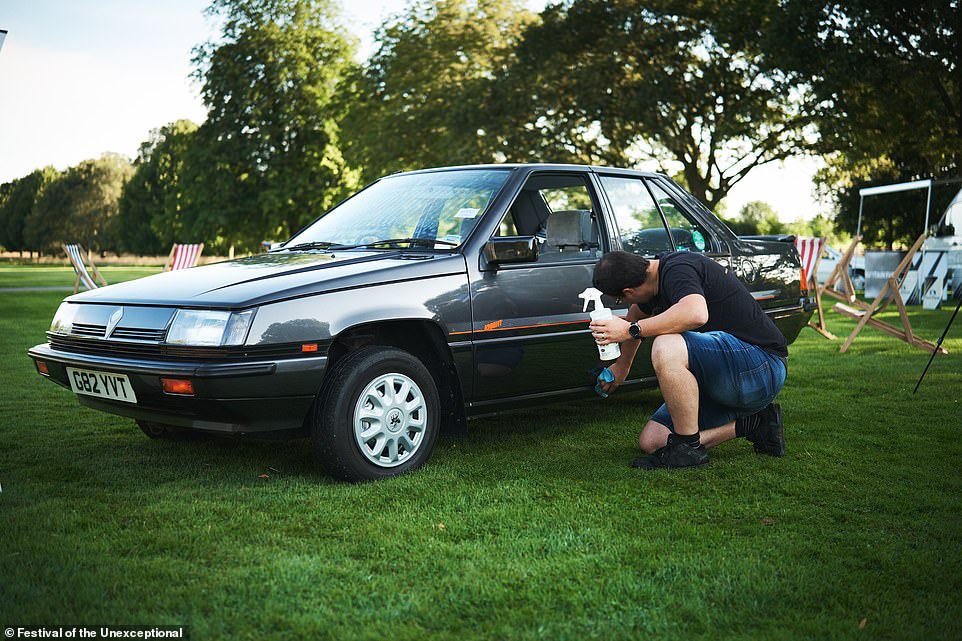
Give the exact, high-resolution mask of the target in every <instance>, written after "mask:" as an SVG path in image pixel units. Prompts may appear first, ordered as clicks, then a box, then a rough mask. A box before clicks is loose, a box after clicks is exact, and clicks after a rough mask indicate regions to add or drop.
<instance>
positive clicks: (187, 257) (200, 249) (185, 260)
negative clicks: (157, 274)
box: [164, 243, 204, 272]
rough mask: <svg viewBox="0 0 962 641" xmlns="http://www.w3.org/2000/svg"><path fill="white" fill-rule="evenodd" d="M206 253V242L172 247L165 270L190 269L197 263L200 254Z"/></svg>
mask: <svg viewBox="0 0 962 641" xmlns="http://www.w3.org/2000/svg"><path fill="white" fill-rule="evenodd" d="M202 253H204V243H197V244H196V245H178V244H176V243H174V246H173V247H171V248H170V256H168V257H167V264H166V265H164V271H165V272H167V271H170V272H172V271H174V270H175V269H189V268H191V267H193V266H195V265H196V264H197V261H198V260H199V259H200V255H201V254H202Z"/></svg>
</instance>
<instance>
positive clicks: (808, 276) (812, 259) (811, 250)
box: [795, 236, 835, 340]
mask: <svg viewBox="0 0 962 641" xmlns="http://www.w3.org/2000/svg"><path fill="white" fill-rule="evenodd" d="M825 240H826V239H824V238H810V237H806V236H798V237H796V238H795V249H797V250H798V255H799V257H800V258H801V262H802V278H803V279H804V281H805V282H803V283H802V286H803V288H807V289H808V291H809V293H812V294H813V295H814V296H815V309H816V317H817V319H818V321H817V322H816V323H813V322H812V321H808V326H809V327H811V328H812V329H814V330H815V331H816V332H818V333H819V334H821V335H822V336H824V337H825V338H827V339H829V340H835V334H833V333H832V332H830V331H828V328H827V327H826V326H825V312H824V311H823V310H822V293H821V292H820V291H819V287H818V264H819V263H820V262H821V260H822V251H823V250H824V249H825Z"/></svg>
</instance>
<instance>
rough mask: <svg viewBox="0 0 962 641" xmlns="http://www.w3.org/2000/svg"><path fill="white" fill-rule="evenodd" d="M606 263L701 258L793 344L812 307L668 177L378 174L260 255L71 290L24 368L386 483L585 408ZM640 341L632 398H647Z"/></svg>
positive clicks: (788, 278) (785, 246)
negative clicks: (595, 295) (449, 449)
mask: <svg viewBox="0 0 962 641" xmlns="http://www.w3.org/2000/svg"><path fill="white" fill-rule="evenodd" d="M613 249H624V250H627V251H631V252H637V253H639V254H643V255H645V256H655V255H658V254H660V253H662V252H665V251H669V250H676V249H677V250H684V251H693V252H701V253H704V254H705V255H707V256H710V257H711V258H713V259H714V260H716V261H718V262H719V263H721V264H723V265H725V266H727V267H729V268H731V269H732V270H734V272H735V273H736V274H738V275H739V277H740V278H741V279H742V280H743V281H744V282H745V283H746V285H747V286H748V287H749V289H750V290H751V292H752V294H753V295H754V296H755V298H756V299H757V300H758V301H759V302H760V303H761V305H762V306H763V307H764V308H765V310H766V312H767V313H768V314H769V315H770V316H771V317H772V318H773V319H774V321H775V323H776V324H777V325H778V327H779V328H780V329H781V331H782V332H783V333H784V334H785V336H786V338H787V339H788V340H789V341H790V342H791V341H793V340H794V339H795V337H796V336H797V335H798V333H799V331H800V330H801V328H802V327H803V326H804V325H805V323H806V321H807V320H808V318H809V316H810V315H811V309H810V307H809V305H808V299H807V296H806V293H805V292H802V291H800V278H799V277H800V268H799V261H798V255H797V253H796V251H795V249H794V246H793V245H792V244H791V242H766V241H749V240H741V239H738V238H736V237H735V236H734V235H733V234H732V233H731V231H730V230H729V229H728V228H727V227H726V226H725V225H724V224H722V223H721V222H719V220H718V219H717V218H715V216H714V215H712V213H711V212H710V211H709V210H708V209H707V208H705V207H704V206H703V205H702V204H701V203H700V202H698V201H697V200H696V199H695V198H693V197H692V196H691V195H689V194H688V193H686V192H685V191H684V190H683V189H681V188H680V187H679V186H678V185H676V184H675V183H674V182H672V181H671V180H670V179H668V178H666V177H665V176H662V175H658V174H652V173H644V172H638V171H629V170H623V169H610V168H600V167H586V166H572V165H493V166H469V167H451V168H441V169H430V170H424V171H416V172H409V173H402V174H395V175H391V176H388V177H385V178H382V179H380V180H378V181H376V182H374V183H373V184H371V185H369V186H368V187H366V188H365V189H363V190H362V191H360V192H359V193H357V194H355V195H354V196H353V197H351V198H349V199H348V200H346V201H344V202H342V203H341V204H339V205H338V206H336V207H335V208H334V209H332V210H330V211H328V212H327V213H325V214H324V215H322V216H321V217H320V218H318V219H317V220H315V221H314V222H313V223H312V224H310V225H308V226H307V227H306V228H304V229H303V230H301V231H300V232H298V233H297V234H296V235H295V236H294V237H292V238H291V239H290V240H288V241H287V242H286V243H284V244H283V245H282V246H280V247H278V248H275V249H273V250H272V251H271V252H270V253H267V254H260V255H256V256H251V257H249V258H242V259H239V260H232V261H226V262H221V263H216V264H211V265H206V266H203V267H196V268H193V269H190V270H185V271H179V272H171V273H165V274H158V275H155V276H151V277H148V278H144V279H141V280H138V281H135V282H127V283H120V284H117V285H112V286H109V287H103V288H100V289H96V290H92V291H88V292H84V293H81V294H78V295H74V296H70V297H69V298H67V299H66V300H65V301H64V302H63V304H61V305H60V308H59V309H58V310H57V313H56V315H55V317H54V319H53V322H52V324H51V326H50V330H49V331H48V332H47V342H46V343H44V344H40V345H37V346H36V347H33V348H32V349H30V350H29V355H30V357H31V358H33V359H34V361H35V362H36V366H37V369H38V371H39V372H40V374H42V375H43V376H46V377H47V378H49V379H50V380H51V381H53V382H55V383H57V384H59V385H61V386H63V387H65V388H68V389H70V390H71V391H72V392H74V393H75V394H76V395H77V399H78V400H79V401H80V402H81V403H82V404H83V405H86V406H88V407H92V408H94V409H98V410H102V411H105V412H110V413H112V414H117V415H120V416H126V417H130V418H132V419H134V420H135V421H136V422H137V424H138V425H139V426H140V427H141V429H142V430H143V431H144V432H145V433H146V434H147V435H148V436H150V437H151V438H166V437H171V436H175V435H177V434H178V433H179V432H182V431H183V430H200V431H205V432H216V433H224V434H244V435H260V436H269V435H270V436H274V435H284V436H296V435H310V437H311V439H312V442H313V448H314V450H315V451H316V454H317V456H318V457H319V458H320V460H321V462H322V463H323V464H324V465H325V466H326V468H327V470H328V471H329V472H330V473H331V474H333V475H335V476H337V477H339V478H343V479H349V480H364V479H379V478H384V477H390V476H394V475H397V474H401V473H403V472H407V471H408V470H411V469H413V468H416V467H418V466H419V465H421V464H422V463H424V462H425V461H426V460H427V459H428V457H429V456H430V455H431V451H432V449H433V448H434V444H435V441H436V439H437V437H438V434H439V432H440V431H441V430H460V429H464V426H465V419H466V418H468V417H471V416H476V415H480V414H486V413H491V412H496V411H501V410H506V409H510V408H514V407H519V406H523V405H530V404H541V403H547V402H551V401H567V400H570V399H573V398H576V397H578V396H581V395H585V396H592V395H593V386H594V382H595V381H594V380H593V376H592V374H591V373H590V372H591V370H592V369H593V368H594V367H595V366H596V365H597V349H596V347H595V344H594V341H593V340H592V338H591V335H590V332H589V330H588V326H587V325H588V323H587V314H585V313H583V312H582V302H583V301H582V299H580V298H579V297H578V294H579V293H581V292H582V291H583V290H584V289H585V288H586V287H587V286H589V285H590V283H591V275H592V269H593V266H594V264H595V262H596V261H597V259H598V258H599V257H600V256H601V255H602V254H603V253H604V252H607V251H609V250H613ZM605 302H606V304H607V305H608V306H609V307H612V308H614V309H615V310H616V312H617V313H619V314H621V315H624V314H625V313H626V312H627V310H626V309H625V307H624V306H623V305H621V306H619V305H616V303H615V301H614V300H610V299H606V300H605ZM648 349H650V344H649V343H645V344H644V345H643V346H642V350H643V351H642V352H641V353H640V355H639V357H638V358H637V359H636V360H635V364H634V367H633V369H632V371H631V374H630V376H629V381H628V382H627V384H626V386H628V387H630V386H631V385H654V384H655V382H656V381H655V377H654V373H653V370H652V367H651V363H650V359H649V358H648V356H649V355H648V353H647V350H648Z"/></svg>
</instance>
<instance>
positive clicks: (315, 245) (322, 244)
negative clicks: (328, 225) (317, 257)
mask: <svg viewBox="0 0 962 641" xmlns="http://www.w3.org/2000/svg"><path fill="white" fill-rule="evenodd" d="M344 247H345V245H339V244H338V243H331V242H328V241H326V240H312V241H311V242H309V243H298V244H296V245H291V246H290V247H280V248H278V249H275V250H273V251H283V250H286V251H297V250H301V249H342V248H344Z"/></svg>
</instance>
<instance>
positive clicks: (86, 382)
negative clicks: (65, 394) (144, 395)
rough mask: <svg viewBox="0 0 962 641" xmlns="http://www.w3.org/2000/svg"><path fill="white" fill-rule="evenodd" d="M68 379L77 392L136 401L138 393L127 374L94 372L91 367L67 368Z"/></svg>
mask: <svg viewBox="0 0 962 641" xmlns="http://www.w3.org/2000/svg"><path fill="white" fill-rule="evenodd" d="M67 379H68V380H69V381H70V389H72V390H73V391H74V393H75V394H83V395H84V396H97V397H99V398H109V399H110V400H112V401H123V402H124V403H136V402H137V395H136V394H134V388H133V387H131V385H130V379H129V378H127V375H126V374H111V373H110V372H93V371H91V370H89V369H74V368H72V367H68V368H67Z"/></svg>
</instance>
